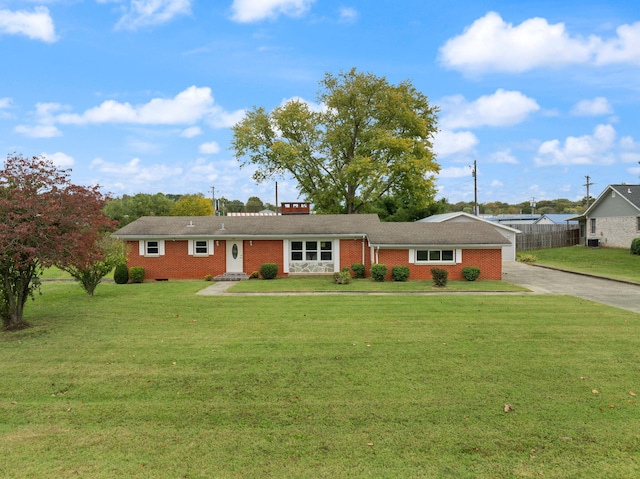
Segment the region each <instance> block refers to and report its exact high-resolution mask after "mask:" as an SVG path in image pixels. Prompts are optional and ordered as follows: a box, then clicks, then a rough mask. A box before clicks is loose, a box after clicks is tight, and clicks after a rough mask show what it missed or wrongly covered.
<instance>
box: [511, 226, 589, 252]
mask: <svg viewBox="0 0 640 479" xmlns="http://www.w3.org/2000/svg"><path fill="white" fill-rule="evenodd" d="M512 228H516V229H519V230H520V231H522V233H520V234H517V235H516V251H528V250H532V249H545V248H560V247H562V246H574V245H577V244H579V243H580V227H579V226H578V225H517V226H512Z"/></svg>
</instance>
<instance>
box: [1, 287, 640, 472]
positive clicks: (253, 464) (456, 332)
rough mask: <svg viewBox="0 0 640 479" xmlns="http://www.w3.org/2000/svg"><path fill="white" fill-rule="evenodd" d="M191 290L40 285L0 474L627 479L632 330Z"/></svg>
mask: <svg viewBox="0 0 640 479" xmlns="http://www.w3.org/2000/svg"><path fill="white" fill-rule="evenodd" d="M203 286H204V284H203V283H202V282H167V283H145V284H137V285H126V286H124V285H115V284H103V285H100V286H99V288H98V290H97V294H96V296H95V297H93V298H89V297H87V296H86V295H85V294H84V293H83V292H82V291H81V290H80V288H79V287H78V286H77V285H75V284H73V283H59V282H53V283H45V284H44V285H43V296H41V297H37V299H36V301H35V302H33V303H32V302H30V303H29V304H28V305H27V316H28V319H29V320H30V321H31V322H32V323H33V324H34V326H35V327H34V328H31V329H28V330H25V331H22V332H18V333H2V334H0V377H1V378H2V387H1V388H0V417H2V421H0V440H1V441H2V446H3V454H2V460H1V461H0V477H11V478H41V477H58V478H75V477H86V478H123V477H126V478H265V477H275V478H322V477H330V478H337V477H340V478H342V477H344V478H347V477H348V478H354V477H357V478H360V477H372V478H394V479H395V478H427V477H428V478H431V477H434V478H440V477H452V478H520V477H522V478H529V477H553V478H585V477H607V478H622V477H625V478H626V477H637V476H638V474H639V473H640V407H639V404H638V398H637V396H636V394H640V381H639V377H640V315H637V314H634V313H631V312H627V311H623V310H619V309H615V308H611V307H607V306H603V305H599V304H595V303H591V302H588V301H584V300H579V299H576V298H572V297H561V296H559V297H554V296H547V295H545V296H530V295H520V294H510V295H508V294H503V295H453V296H452V295H438V294H431V295H395V296H372V295H362V296H344V295H338V296H335V295H334V296H296V295H290V296H278V297H273V296H260V297H253V296H252V297H225V296H210V297H206V296H196V295H195V292H196V291H197V290H198V289H200V288H202V287H203ZM507 404H508V405H510V406H511V408H512V410H510V411H509V412H505V410H504V409H505V405H507Z"/></svg>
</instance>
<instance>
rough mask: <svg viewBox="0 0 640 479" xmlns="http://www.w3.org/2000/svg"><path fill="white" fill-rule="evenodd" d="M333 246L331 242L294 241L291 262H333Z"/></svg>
mask: <svg viewBox="0 0 640 479" xmlns="http://www.w3.org/2000/svg"><path fill="white" fill-rule="evenodd" d="M332 259H333V244H332V242H331V241H316V240H314V241H292V242H291V261H331V260H332Z"/></svg>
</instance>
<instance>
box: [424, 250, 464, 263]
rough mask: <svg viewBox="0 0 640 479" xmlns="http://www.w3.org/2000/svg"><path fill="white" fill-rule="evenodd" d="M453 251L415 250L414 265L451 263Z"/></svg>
mask: <svg viewBox="0 0 640 479" xmlns="http://www.w3.org/2000/svg"><path fill="white" fill-rule="evenodd" d="M455 258H456V257H455V251H454V250H452V249H419V250H416V263H453V262H454V261H455Z"/></svg>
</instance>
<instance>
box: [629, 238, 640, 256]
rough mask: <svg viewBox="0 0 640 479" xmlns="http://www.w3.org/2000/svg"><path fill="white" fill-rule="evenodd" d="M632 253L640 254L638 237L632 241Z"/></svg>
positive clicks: (639, 239)
mask: <svg viewBox="0 0 640 479" xmlns="http://www.w3.org/2000/svg"><path fill="white" fill-rule="evenodd" d="M631 254H640V238H636V239H634V240H633V241H632V242H631Z"/></svg>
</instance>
